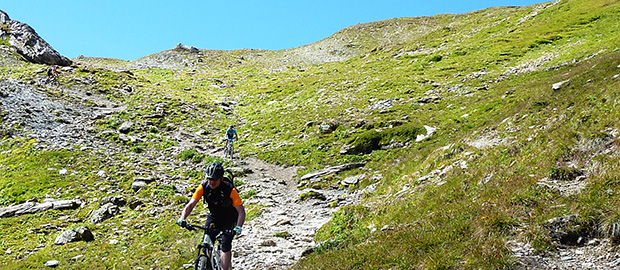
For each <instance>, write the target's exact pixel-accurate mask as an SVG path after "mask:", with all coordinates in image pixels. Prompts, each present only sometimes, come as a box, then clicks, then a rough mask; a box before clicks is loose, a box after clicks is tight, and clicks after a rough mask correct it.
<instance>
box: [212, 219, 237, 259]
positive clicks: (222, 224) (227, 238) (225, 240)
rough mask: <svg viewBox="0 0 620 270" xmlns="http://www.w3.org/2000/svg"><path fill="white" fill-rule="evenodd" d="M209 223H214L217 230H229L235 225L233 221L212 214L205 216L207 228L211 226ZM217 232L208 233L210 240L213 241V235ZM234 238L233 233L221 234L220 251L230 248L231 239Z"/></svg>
mask: <svg viewBox="0 0 620 270" xmlns="http://www.w3.org/2000/svg"><path fill="white" fill-rule="evenodd" d="M211 223H213V224H214V225H215V228H216V229H218V230H230V229H233V228H234V227H235V225H236V222H235V221H225V220H219V219H217V218H214V217H213V216H209V217H208V218H207V225H206V226H207V228H209V226H211ZM218 234H219V232H217V233H209V236H210V237H211V241H212V242H215V237H216V236H217V235H218ZM233 238H235V236H234V235H226V234H222V252H229V251H230V250H231V249H232V240H233Z"/></svg>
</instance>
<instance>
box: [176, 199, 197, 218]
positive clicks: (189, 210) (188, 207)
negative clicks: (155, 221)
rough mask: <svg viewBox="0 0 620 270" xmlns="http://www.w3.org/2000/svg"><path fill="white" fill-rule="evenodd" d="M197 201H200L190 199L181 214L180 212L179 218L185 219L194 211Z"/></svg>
mask: <svg viewBox="0 0 620 270" xmlns="http://www.w3.org/2000/svg"><path fill="white" fill-rule="evenodd" d="M199 201H200V200H196V199H194V198H191V199H190V200H189V202H188V203H187V205H185V208H183V212H181V218H187V216H189V214H191V213H192V210H194V207H196V204H198V202H199Z"/></svg>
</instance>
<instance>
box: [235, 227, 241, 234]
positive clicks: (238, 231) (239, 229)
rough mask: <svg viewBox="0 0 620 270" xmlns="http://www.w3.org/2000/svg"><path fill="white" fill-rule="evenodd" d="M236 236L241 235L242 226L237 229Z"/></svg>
mask: <svg viewBox="0 0 620 270" xmlns="http://www.w3.org/2000/svg"><path fill="white" fill-rule="evenodd" d="M235 234H236V235H241V226H237V227H235Z"/></svg>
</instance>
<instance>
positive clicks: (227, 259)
mask: <svg viewBox="0 0 620 270" xmlns="http://www.w3.org/2000/svg"><path fill="white" fill-rule="evenodd" d="M220 261H221V262H222V269H226V270H228V269H230V267H231V266H232V251H227V252H222V257H221V260H220Z"/></svg>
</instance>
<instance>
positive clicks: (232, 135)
mask: <svg viewBox="0 0 620 270" xmlns="http://www.w3.org/2000/svg"><path fill="white" fill-rule="evenodd" d="M233 139H235V140H239V136H237V130H235V126H233V125H230V126H228V129H227V130H226V146H228V142H232V141H233Z"/></svg>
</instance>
